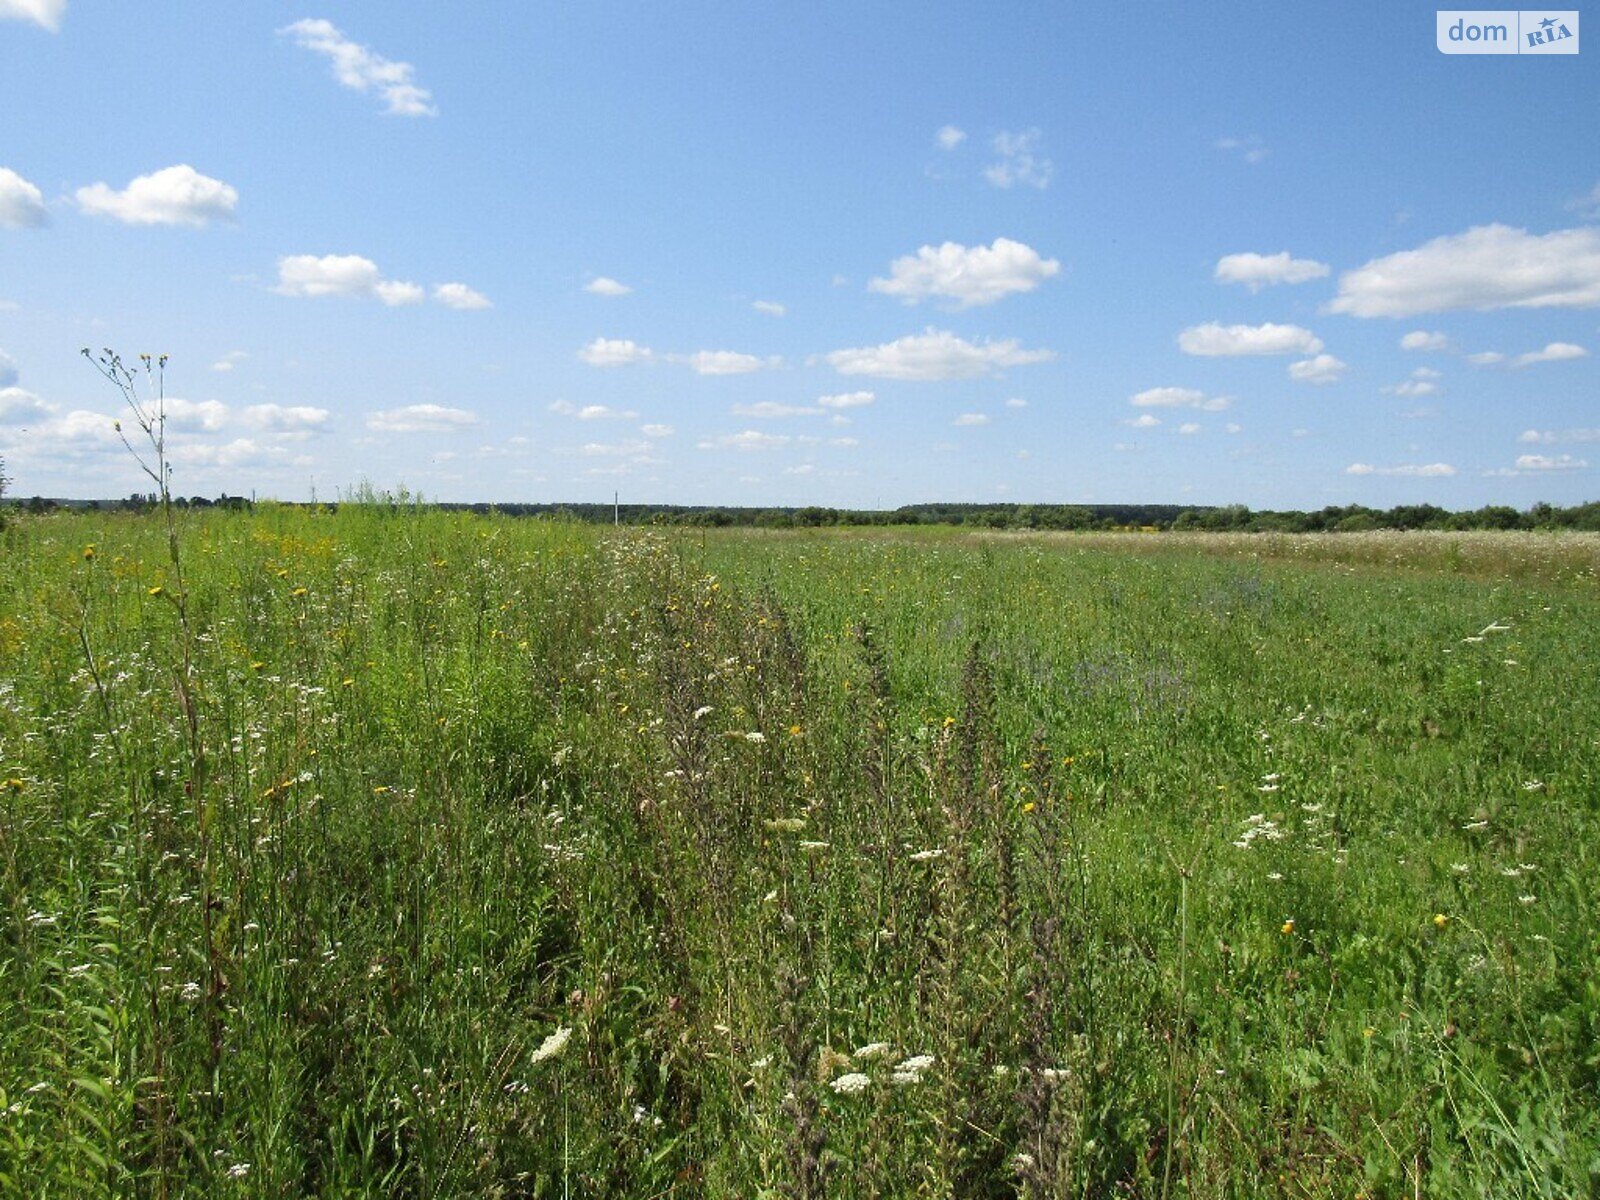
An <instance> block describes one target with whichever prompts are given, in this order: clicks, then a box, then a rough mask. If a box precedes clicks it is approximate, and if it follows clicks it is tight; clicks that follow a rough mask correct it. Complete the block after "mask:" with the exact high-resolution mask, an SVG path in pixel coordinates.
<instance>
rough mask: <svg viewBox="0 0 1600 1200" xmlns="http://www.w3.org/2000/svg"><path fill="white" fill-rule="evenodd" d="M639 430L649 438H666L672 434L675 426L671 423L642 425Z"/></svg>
mask: <svg viewBox="0 0 1600 1200" xmlns="http://www.w3.org/2000/svg"><path fill="white" fill-rule="evenodd" d="M639 432H640V433H642V434H644V435H645V437H647V438H664V437H671V436H672V434H673V428H672V426H671V425H641V426H639Z"/></svg>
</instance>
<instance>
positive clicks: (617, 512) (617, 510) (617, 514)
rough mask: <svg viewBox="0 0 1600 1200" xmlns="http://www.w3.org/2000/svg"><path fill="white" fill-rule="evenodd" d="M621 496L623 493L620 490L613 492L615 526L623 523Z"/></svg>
mask: <svg viewBox="0 0 1600 1200" xmlns="http://www.w3.org/2000/svg"><path fill="white" fill-rule="evenodd" d="M621 497H622V493H621V492H620V491H617V492H612V493H611V524H612V526H613V527H615V526H618V525H621V524H622V504H621V503H620V501H621Z"/></svg>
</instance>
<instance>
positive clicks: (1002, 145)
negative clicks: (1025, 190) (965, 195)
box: [983, 129, 1055, 188]
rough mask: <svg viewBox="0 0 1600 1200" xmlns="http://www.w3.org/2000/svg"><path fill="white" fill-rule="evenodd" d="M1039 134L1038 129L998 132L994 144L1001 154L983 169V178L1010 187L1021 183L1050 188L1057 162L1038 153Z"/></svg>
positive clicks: (996, 185) (1001, 186)
mask: <svg viewBox="0 0 1600 1200" xmlns="http://www.w3.org/2000/svg"><path fill="white" fill-rule="evenodd" d="M1040 136H1041V135H1040V133H1039V131H1038V130H1037V129H1028V130H1025V131H1023V132H1021V133H1006V132H1004V131H1002V132H1000V133H997V134H995V138H994V142H993V143H992V145H993V147H994V152H995V153H996V154H998V155H999V156H1000V157H999V158H998V159H997V160H996V161H994V162H992V163H990V164H989V165H988V166H987V167H985V168H984V169H983V177H984V178H985V179H987V180H988V181H989V182H990V183H992V184H994V186H995V187H998V188H1008V187H1011V186H1013V185H1015V184H1018V183H1025V184H1028V185H1029V186H1031V187H1036V188H1045V187H1049V186H1050V177H1051V176H1052V175H1054V174H1055V164H1053V163H1052V162H1051V161H1050V160H1049V159H1048V158H1041V157H1040V156H1039V153H1038V151H1039V140H1040Z"/></svg>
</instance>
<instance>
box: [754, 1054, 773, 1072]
mask: <svg viewBox="0 0 1600 1200" xmlns="http://www.w3.org/2000/svg"><path fill="white" fill-rule="evenodd" d="M771 1065H772V1055H770V1054H763V1055H762V1056H761V1057H760V1058H758V1059H756V1060H755V1062H753V1063H751V1064H750V1068H751V1069H752V1070H755V1071H764V1070H766V1069H767V1068H768V1067H770V1066H771Z"/></svg>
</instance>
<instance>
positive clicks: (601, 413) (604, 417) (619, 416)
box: [550, 400, 639, 421]
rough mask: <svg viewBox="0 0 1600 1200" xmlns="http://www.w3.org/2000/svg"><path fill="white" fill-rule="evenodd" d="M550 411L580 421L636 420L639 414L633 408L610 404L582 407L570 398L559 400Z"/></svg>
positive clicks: (551, 406)
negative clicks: (622, 407)
mask: <svg viewBox="0 0 1600 1200" xmlns="http://www.w3.org/2000/svg"><path fill="white" fill-rule="evenodd" d="M550 411H551V412H553V413H555V414H557V415H558V416H562V417H576V418H577V419H578V420H580V421H611V420H617V421H636V420H638V418H639V414H638V413H636V412H634V411H633V410H632V409H620V408H612V407H611V406H610V405H608V404H585V405H583V406H582V407H581V408H580V407H579V406H578V405H576V404H574V403H572V401H570V400H557V401H556V402H555V403H553V404H551V405H550Z"/></svg>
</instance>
